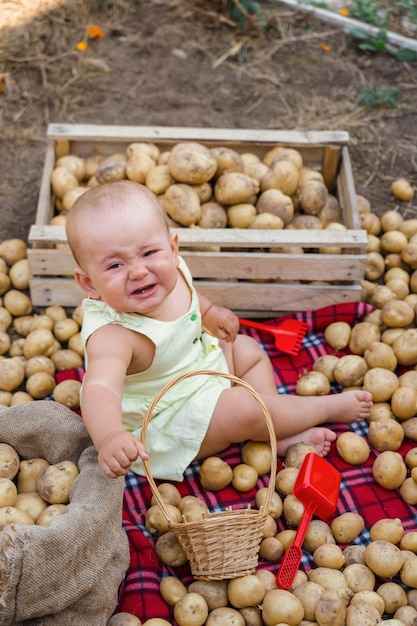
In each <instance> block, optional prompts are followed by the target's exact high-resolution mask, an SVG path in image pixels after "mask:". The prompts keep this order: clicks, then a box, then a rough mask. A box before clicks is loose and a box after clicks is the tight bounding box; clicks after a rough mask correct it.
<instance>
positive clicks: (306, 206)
mask: <svg viewBox="0 0 417 626" xmlns="http://www.w3.org/2000/svg"><path fill="white" fill-rule="evenodd" d="M299 193H300V204H301V208H302V210H303V211H304V212H305V213H307V214H308V215H318V214H319V213H320V211H321V210H322V209H323V207H324V205H325V204H326V202H327V199H328V197H329V192H328V190H327V187H326V185H325V184H324V183H322V182H320V181H318V180H309V181H308V182H306V183H304V184H303V185H301V186H300V190H299Z"/></svg>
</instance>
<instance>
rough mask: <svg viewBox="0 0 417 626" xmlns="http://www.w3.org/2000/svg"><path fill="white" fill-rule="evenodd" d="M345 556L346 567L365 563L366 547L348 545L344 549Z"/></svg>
mask: <svg viewBox="0 0 417 626" xmlns="http://www.w3.org/2000/svg"><path fill="white" fill-rule="evenodd" d="M343 556H344V557H345V565H350V564H351V563H365V546H360V545H350V546H349V545H348V546H346V548H344V549H343Z"/></svg>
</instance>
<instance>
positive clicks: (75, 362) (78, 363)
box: [50, 348, 83, 372]
mask: <svg viewBox="0 0 417 626" xmlns="http://www.w3.org/2000/svg"><path fill="white" fill-rule="evenodd" d="M50 359H51V361H52V363H53V364H54V366H55V369H56V371H58V372H61V371H62V370H68V369H75V368H77V367H82V366H83V357H82V356H81V355H80V354H79V353H78V352H75V350H72V349H71V348H60V349H58V350H54V351H53V352H51V353H50Z"/></svg>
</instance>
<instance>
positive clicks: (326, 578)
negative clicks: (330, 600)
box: [307, 567, 346, 591]
mask: <svg viewBox="0 0 417 626" xmlns="http://www.w3.org/2000/svg"><path fill="white" fill-rule="evenodd" d="M307 576H308V580H309V581H311V582H315V583H317V584H318V585H321V586H322V587H323V589H324V590H325V591H330V590H332V591H336V590H343V589H346V579H345V577H344V576H343V572H340V571H339V570H336V569H332V568H329V567H316V568H314V569H311V570H310V571H309V572H308V573H307Z"/></svg>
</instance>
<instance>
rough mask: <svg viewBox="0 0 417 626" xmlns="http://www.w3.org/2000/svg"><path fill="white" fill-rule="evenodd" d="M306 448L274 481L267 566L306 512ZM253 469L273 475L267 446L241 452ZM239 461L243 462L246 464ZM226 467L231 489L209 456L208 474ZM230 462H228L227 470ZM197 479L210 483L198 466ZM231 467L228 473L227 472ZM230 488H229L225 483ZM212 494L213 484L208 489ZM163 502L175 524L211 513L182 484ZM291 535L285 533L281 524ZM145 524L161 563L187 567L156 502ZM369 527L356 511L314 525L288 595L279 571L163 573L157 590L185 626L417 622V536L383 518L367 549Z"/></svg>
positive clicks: (128, 621)
mask: <svg viewBox="0 0 417 626" xmlns="http://www.w3.org/2000/svg"><path fill="white" fill-rule="evenodd" d="M311 451H312V448H311V447H310V446H308V445H305V444H296V445H294V446H292V447H291V448H290V449H289V450H288V453H287V456H286V458H285V462H284V465H283V467H282V469H280V470H279V471H278V473H277V476H276V492H275V494H274V496H275V497H274V498H273V499H272V500H271V503H270V508H269V511H268V516H267V521H266V523H265V526H264V532H263V537H262V540H261V545H260V557H261V559H262V560H263V561H264V562H265V561H267V562H269V563H276V564H277V567H279V562H280V560H281V557H282V555H283V554H284V551H285V549H286V548H287V547H288V546H289V545H290V544H291V543H292V542H293V540H294V536H295V533H296V528H297V526H298V524H299V522H300V519H301V517H302V514H303V510H304V509H303V505H302V504H301V503H300V502H299V501H298V499H297V498H296V497H295V496H294V495H293V486H294V483H295V480H296V478H297V475H298V472H299V468H300V467H301V464H302V462H303V459H304V457H305V455H306V454H308V453H309V452H311ZM242 457H244V459H245V461H246V462H247V464H248V465H250V462H251V461H252V460H253V461H254V463H255V465H254V469H255V471H256V473H258V472H259V475H261V474H262V473H263V472H268V470H269V468H268V458H269V460H270V450H269V453H268V445H267V444H255V443H253V442H249V443H248V444H246V445H245V446H244V447H243V449H242ZM244 459H243V458H242V461H243V460H244ZM216 463H217V464H218V465H217V467H218V468H219V469H221V470H222V473H223V480H222V481H220V480H219V481H216V480H215V479H213V489H214V490H217V489H221V488H224V486H227V485H228V484H230V479H231V475H232V474H233V469H232V468H231V467H230V466H228V468H225V467H224V465H225V462H224V461H223V460H222V459H220V457H210V465H209V467H210V469H213V468H215V467H216V465H215V464H216ZM226 465H227V464H226ZM201 470H202V471H201V472H200V479H201V480H202V481H204V480H206V479H207V471H208V468H206V469H205V470H204V469H203V464H202V466H201ZM227 470H228V471H227ZM221 485H223V486H221ZM207 488H208V487H207ZM264 492H265V488H262V489H259V490H257V492H256V496H255V498H256V505H257V507H258V508H259V507H260V506H261V505H262V504H263V502H264V495H265V493H264ZM159 493H160V497H161V498H162V500H163V502H164V506H165V507H166V508H168V509H169V514H170V516H172V518H173V519H175V520H177V521H180V520H181V518H184V519H186V520H187V521H191V520H198V519H204V517H205V516H207V515H208V514H209V512H208V509H207V507H206V504H205V503H204V502H203V500H200V499H199V498H197V497H195V496H192V495H187V496H183V497H181V495H180V493H179V492H178V490H177V488H176V487H175V485H173V484H172V483H161V484H160V485H159ZM279 518H282V519H283V520H284V521H285V526H286V530H281V531H279V530H278V525H277V520H278V519H279ZM145 524H146V528H147V530H148V532H149V533H150V534H151V535H152V536H153V537H154V538H155V540H156V541H155V546H156V551H157V554H158V557H159V558H160V559H161V561H162V562H163V563H165V564H166V565H168V566H171V567H177V566H181V565H183V564H184V563H185V562H186V556H185V554H184V552H183V551H182V548H181V547H180V545H179V543H178V541H177V539H176V537H175V534H174V533H173V532H172V531H170V530H169V526H168V524H167V522H166V520H165V517H164V515H163V514H162V512H161V509H160V507H159V506H158V504H157V502H156V500H155V498H153V499H152V502H151V507H150V509H149V510H148V511H147V515H146V521H145ZM364 530H365V524H364V520H363V518H362V517H361V516H360V515H359V514H357V513H352V512H346V513H343V514H341V515H338V516H336V517H334V518H333V519H332V521H331V522H329V523H327V522H325V521H323V520H319V519H313V520H312V521H311V522H310V525H309V527H308V529H307V533H306V537H305V540H304V544H303V548H304V549H305V550H306V551H307V552H309V553H310V555H311V558H312V562H313V564H314V565H313V567H312V568H311V569H310V571H308V572H307V573H306V572H304V571H302V570H298V572H297V574H296V576H295V579H294V583H293V585H292V587H291V588H290V589H289V590H282V589H278V588H277V585H276V577H275V570H274V569H273V570H271V571H270V570H269V569H267V568H265V569H262V568H258V570H257V571H256V572H255V573H253V574H247V575H244V576H241V577H238V578H234V579H230V580H209V581H205V580H194V581H193V582H191V584H190V585H188V588H187V587H186V586H185V585H184V584H183V582H182V581H181V580H180V579H178V578H176V577H175V576H173V575H169V576H167V577H165V578H164V579H163V580H162V581H161V584H160V593H161V596H162V597H163V598H164V600H165V601H166V602H167V603H168V604H169V605H170V606H172V607H173V613H174V618H175V621H176V623H177V624H178V625H179V626H203V625H205V626H220V625H223V624H227V625H230V626H278V625H279V626H307V625H308V624H312V625H313V624H317V625H319V626H358V625H359V624H360V626H371V625H375V626H376V625H380V624H391V625H392V626H411V625H415V624H416V623H417V532H408V533H405V532H404V528H403V525H402V522H401V520H400V519H398V518H395V519H390V518H386V519H381V520H379V521H378V522H376V523H375V524H374V525H373V526H372V527H371V528H370V529H368V530H369V541H368V544H367V545H366V546H365V545H363V542H361V545H358V544H355V543H354V542H355V540H356V539H357V537H358V536H359V535H360V534H361V533H362V532H363V531H364ZM167 624H169V622H167V621H166V620H164V619H160V618H153V619H152V620H148V621H146V622H144V624H143V625H142V626H166V625H167ZM110 625H111V626H141V622H140V620H139V619H138V618H137V617H135V616H134V615H130V614H128V613H120V614H117V615H115V616H113V617H112V618H111V620H110V622H109V626H110Z"/></svg>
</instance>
